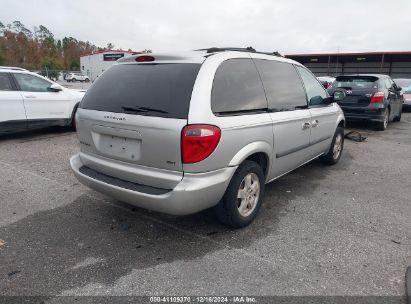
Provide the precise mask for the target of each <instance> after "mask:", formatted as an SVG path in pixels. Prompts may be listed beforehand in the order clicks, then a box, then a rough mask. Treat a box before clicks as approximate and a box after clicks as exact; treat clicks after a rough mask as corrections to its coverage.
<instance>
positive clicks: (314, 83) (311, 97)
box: [297, 66, 328, 105]
mask: <svg viewBox="0 0 411 304" xmlns="http://www.w3.org/2000/svg"><path fill="white" fill-rule="evenodd" d="M297 70H298V72H299V73H300V75H301V78H302V80H303V82H304V86H305V92H306V94H307V98H308V103H309V105H321V104H323V103H324V99H326V98H327V97H328V95H327V92H326V91H325V90H324V87H323V86H322V85H321V83H319V82H318V80H317V78H315V77H314V75H313V74H311V73H310V72H309V71H307V70H306V69H305V68H303V67H300V66H297Z"/></svg>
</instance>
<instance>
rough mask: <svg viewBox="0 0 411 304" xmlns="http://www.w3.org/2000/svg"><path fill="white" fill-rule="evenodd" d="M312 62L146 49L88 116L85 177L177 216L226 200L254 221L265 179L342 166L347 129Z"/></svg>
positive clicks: (226, 208)
mask: <svg viewBox="0 0 411 304" xmlns="http://www.w3.org/2000/svg"><path fill="white" fill-rule="evenodd" d="M343 95H344V93H343V92H336V93H335V96H332V97H330V96H329V95H328V93H327V92H326V90H325V89H324V88H323V86H322V85H321V83H320V82H318V80H317V79H316V78H315V77H314V76H313V74H312V73H311V72H310V71H308V70H307V69H306V68H305V67H304V66H302V65H301V64H299V63H297V62H295V61H292V60H289V59H285V58H283V57H280V56H276V55H270V54H264V53H258V52H255V51H254V50H251V49H235V50H233V49H217V48H213V49H209V50H201V51H193V52H190V53H179V54H149V55H148V54H139V55H134V56H130V57H126V58H123V59H120V60H119V61H118V62H117V63H116V64H114V65H113V66H112V67H110V68H109V69H108V70H107V71H106V72H104V73H103V74H102V75H101V76H100V77H99V78H98V80H97V81H96V82H95V83H94V84H93V86H92V87H91V88H90V89H89V91H88V92H87V93H86V95H85V96H84V98H83V100H82V102H81V104H80V106H79V109H78V111H77V115H76V123H77V130H78V136H79V139H80V153H79V154H77V155H74V156H73V157H72V158H71V160H70V163H71V167H72V169H73V171H74V174H75V175H76V177H77V178H78V179H79V180H80V182H82V183H83V184H85V185H87V186H89V187H90V188H93V189H95V190H97V191H99V192H102V193H104V194H107V195H109V196H111V197H114V198H116V199H118V200H120V201H125V202H128V203H130V204H133V205H136V206H139V207H143V208H147V209H151V210H155V211H159V212H164V213H169V214H175V215H184V214H190V213H194V212H198V211H200V210H203V209H206V208H210V207H214V208H215V210H216V214H217V217H218V218H219V219H220V220H221V221H222V222H223V223H225V224H227V225H229V226H232V227H244V226H246V225H248V224H249V223H251V222H252V221H253V219H254V218H255V217H256V214H257V212H258V210H259V208H260V206H261V202H262V199H263V195H264V187H265V184H267V183H269V182H271V181H273V180H275V179H277V178H279V177H280V176H282V175H284V174H286V173H287V172H290V171H292V170H294V169H295V168H297V167H299V166H301V165H303V164H305V163H307V162H309V161H310V160H312V159H315V158H317V157H320V159H321V160H322V161H323V162H324V163H326V164H335V163H336V162H337V161H338V160H339V158H340V156H341V152H342V149H343V143H344V131H343V127H344V124H345V120H344V115H343V112H342V111H341V109H340V107H339V106H338V105H337V104H336V103H334V101H335V100H336V99H342V98H343V97H344V96H343Z"/></svg>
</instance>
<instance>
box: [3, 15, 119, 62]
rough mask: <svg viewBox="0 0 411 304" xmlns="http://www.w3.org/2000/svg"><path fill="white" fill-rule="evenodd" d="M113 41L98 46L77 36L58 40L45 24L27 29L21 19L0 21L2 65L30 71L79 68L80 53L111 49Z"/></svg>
mask: <svg viewBox="0 0 411 304" xmlns="http://www.w3.org/2000/svg"><path fill="white" fill-rule="evenodd" d="M113 48H114V45H113V44H112V43H108V44H107V46H106V47H98V46H96V45H94V44H92V43H90V42H88V41H81V40H77V39H76V38H73V37H64V38H63V39H56V38H55V37H54V35H53V33H52V32H51V31H50V30H49V29H48V28H47V27H45V26H44V25H39V26H38V27H37V26H35V27H34V28H33V29H32V30H30V29H28V28H26V27H25V26H24V24H23V23H21V22H20V21H13V22H12V23H9V24H6V25H5V24H3V23H2V22H0V65H6V66H17V67H22V68H25V69H28V70H79V69H80V56H81V55H85V54H88V53H92V52H96V51H102V50H111V49H113Z"/></svg>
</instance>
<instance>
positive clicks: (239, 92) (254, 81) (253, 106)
mask: <svg viewBox="0 0 411 304" xmlns="http://www.w3.org/2000/svg"><path fill="white" fill-rule="evenodd" d="M211 109H212V110H213V112H214V113H227V114H228V113H229V112H234V113H235V112H241V111H244V112H246V111H255V110H263V109H267V100H266V98H265V94H264V88H263V85H262V83H261V80H260V76H259V75H258V72H257V69H256V68H255V65H254V63H253V61H252V60H251V59H230V60H226V61H224V62H223V63H222V64H221V65H220V66H219V67H218V69H217V72H216V74H215V77H214V83H213V90H212V93H211Z"/></svg>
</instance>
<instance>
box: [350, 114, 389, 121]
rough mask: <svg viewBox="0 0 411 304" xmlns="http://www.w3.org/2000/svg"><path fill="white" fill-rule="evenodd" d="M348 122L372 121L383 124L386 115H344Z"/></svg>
mask: <svg viewBox="0 0 411 304" xmlns="http://www.w3.org/2000/svg"><path fill="white" fill-rule="evenodd" d="M344 116H345V119H346V120H347V121H371V122H383V121H384V115H372V114H344Z"/></svg>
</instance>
